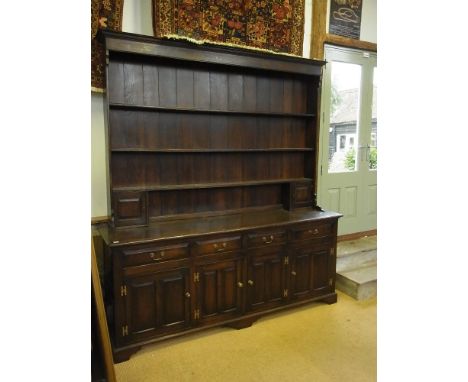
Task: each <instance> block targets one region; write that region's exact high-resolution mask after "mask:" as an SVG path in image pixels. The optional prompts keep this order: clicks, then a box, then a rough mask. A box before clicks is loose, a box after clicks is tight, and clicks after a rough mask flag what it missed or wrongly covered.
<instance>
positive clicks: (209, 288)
mask: <svg viewBox="0 0 468 382" xmlns="http://www.w3.org/2000/svg"><path fill="white" fill-rule="evenodd" d="M241 267H242V261H241V260H239V259H232V260H224V261H219V262H213V263H209V264H201V265H198V266H197V267H196V269H195V270H196V272H195V280H196V281H195V283H196V285H197V305H198V306H197V309H195V313H194V318H195V319H197V320H199V321H200V323H211V322H217V321H222V320H225V319H228V318H230V317H232V316H236V315H237V314H239V313H240V311H241V292H242V291H243V288H244V285H243V283H242V273H241V272H242V269H241Z"/></svg>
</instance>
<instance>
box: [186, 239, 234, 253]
mask: <svg viewBox="0 0 468 382" xmlns="http://www.w3.org/2000/svg"><path fill="white" fill-rule="evenodd" d="M241 247H242V241H241V237H240V236H230V237H218V238H216V239H209V240H197V241H195V243H194V244H193V253H194V254H195V255H201V254H204V253H219V252H229V251H235V250H238V249H240V248H241Z"/></svg>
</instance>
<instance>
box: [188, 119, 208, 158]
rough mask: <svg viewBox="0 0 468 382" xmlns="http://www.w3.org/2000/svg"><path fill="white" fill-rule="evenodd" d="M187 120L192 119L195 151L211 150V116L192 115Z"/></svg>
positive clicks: (192, 137) (192, 136)
mask: <svg viewBox="0 0 468 382" xmlns="http://www.w3.org/2000/svg"><path fill="white" fill-rule="evenodd" d="M187 118H190V124H191V126H190V127H191V130H192V134H191V139H192V145H191V146H192V148H193V149H206V148H210V147H211V146H210V116H209V115H203V114H198V115H191V116H188V115H187Z"/></svg>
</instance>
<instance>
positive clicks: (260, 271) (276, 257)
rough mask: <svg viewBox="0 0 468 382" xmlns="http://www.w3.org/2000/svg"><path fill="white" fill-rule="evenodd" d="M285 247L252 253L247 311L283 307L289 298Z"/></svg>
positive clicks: (249, 263)
mask: <svg viewBox="0 0 468 382" xmlns="http://www.w3.org/2000/svg"><path fill="white" fill-rule="evenodd" d="M287 263H288V262H287V258H286V256H285V251H284V248H283V247H273V248H268V249H261V250H256V251H252V252H251V253H250V254H249V259H248V268H247V286H246V288H247V309H248V310H251V311H252V310H253V311H255V310H264V309H268V308H272V307H275V306H278V305H281V304H282V303H283V302H284V301H285V300H286V298H287V294H288V293H287V289H286V286H285V270H286V266H287Z"/></svg>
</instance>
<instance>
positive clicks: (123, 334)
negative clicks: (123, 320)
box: [122, 325, 128, 337]
mask: <svg viewBox="0 0 468 382" xmlns="http://www.w3.org/2000/svg"><path fill="white" fill-rule="evenodd" d="M125 336H128V325H124V326H122V337H125Z"/></svg>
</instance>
